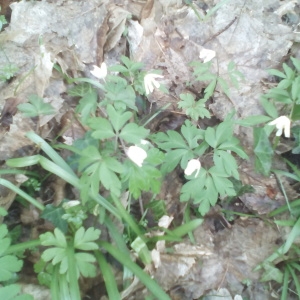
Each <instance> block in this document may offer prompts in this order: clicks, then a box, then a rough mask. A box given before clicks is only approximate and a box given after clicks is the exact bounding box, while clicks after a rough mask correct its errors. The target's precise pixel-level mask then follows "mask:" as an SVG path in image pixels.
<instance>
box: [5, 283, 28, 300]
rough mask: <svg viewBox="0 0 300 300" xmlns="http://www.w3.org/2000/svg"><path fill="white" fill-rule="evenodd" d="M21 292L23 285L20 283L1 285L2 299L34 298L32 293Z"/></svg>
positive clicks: (19, 299)
mask: <svg viewBox="0 0 300 300" xmlns="http://www.w3.org/2000/svg"><path fill="white" fill-rule="evenodd" d="M20 292H21V287H20V286H19V285H18V284H10V285H7V286H4V287H0V299H3V300H4V299H5V300H33V297H32V296H31V295H26V294H23V295H18V294H19V293H20Z"/></svg>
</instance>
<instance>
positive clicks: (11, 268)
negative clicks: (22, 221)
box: [0, 224, 33, 300]
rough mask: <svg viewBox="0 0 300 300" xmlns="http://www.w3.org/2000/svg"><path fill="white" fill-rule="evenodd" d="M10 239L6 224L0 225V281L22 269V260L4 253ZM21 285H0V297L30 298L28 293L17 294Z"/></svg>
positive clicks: (9, 277) (18, 299) (11, 276)
mask: <svg viewBox="0 0 300 300" xmlns="http://www.w3.org/2000/svg"><path fill="white" fill-rule="evenodd" d="M10 244H11V240H10V238H9V237H8V230H7V227H6V225H4V224H1V225H0V245H1V247H0V282H5V281H6V282H7V281H9V280H11V279H13V277H14V275H15V273H16V272H19V271H20V270H21V269H22V266H23V261H22V260H19V259H18V258H17V256H16V255H13V254H5V252H6V251H7V250H8V248H9V247H10ZM20 291H21V287H20V286H19V285H17V284H10V285H7V286H2V287H0V299H7V300H32V299H33V297H32V296H30V295H19V294H20Z"/></svg>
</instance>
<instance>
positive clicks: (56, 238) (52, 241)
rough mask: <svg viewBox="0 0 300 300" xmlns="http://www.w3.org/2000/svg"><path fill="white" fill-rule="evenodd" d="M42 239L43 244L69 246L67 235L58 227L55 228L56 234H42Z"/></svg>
mask: <svg viewBox="0 0 300 300" xmlns="http://www.w3.org/2000/svg"><path fill="white" fill-rule="evenodd" d="M40 240H41V243H42V245H43V246H57V247H61V248H65V247H67V241H66V238H65V235H64V234H63V233H62V232H61V231H60V230H59V229H58V228H55V229H54V234H53V233H52V232H46V233H44V234H41V235H40Z"/></svg>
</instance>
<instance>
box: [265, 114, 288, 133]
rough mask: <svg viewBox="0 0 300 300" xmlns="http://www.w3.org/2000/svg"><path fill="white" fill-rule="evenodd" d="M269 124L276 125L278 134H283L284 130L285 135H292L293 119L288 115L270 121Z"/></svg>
mask: <svg viewBox="0 0 300 300" xmlns="http://www.w3.org/2000/svg"><path fill="white" fill-rule="evenodd" d="M268 125H276V128H277V132H276V136H281V135H282V131H283V130H284V136H285V137H287V138H289V137H290V136H291V120H290V119H289V118H288V117H286V116H281V117H279V118H277V119H275V120H273V121H272V122H270V123H268Z"/></svg>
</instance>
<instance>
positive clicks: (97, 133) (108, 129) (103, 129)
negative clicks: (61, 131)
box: [87, 118, 115, 140]
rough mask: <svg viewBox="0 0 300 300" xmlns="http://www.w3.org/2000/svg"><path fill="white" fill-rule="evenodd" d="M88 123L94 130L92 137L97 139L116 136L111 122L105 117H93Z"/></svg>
mask: <svg viewBox="0 0 300 300" xmlns="http://www.w3.org/2000/svg"><path fill="white" fill-rule="evenodd" d="M87 124H88V125H89V126H90V127H91V128H92V129H93V130H94V132H93V133H92V137H93V138H95V139H100V140H104V139H109V138H112V137H114V136H115V132H114V131H113V128H112V126H111V124H110V122H109V121H108V120H106V119H104V118H92V119H90V120H89V121H88V122H87Z"/></svg>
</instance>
